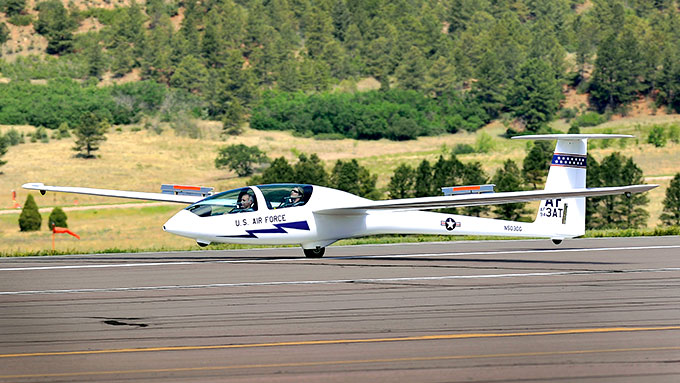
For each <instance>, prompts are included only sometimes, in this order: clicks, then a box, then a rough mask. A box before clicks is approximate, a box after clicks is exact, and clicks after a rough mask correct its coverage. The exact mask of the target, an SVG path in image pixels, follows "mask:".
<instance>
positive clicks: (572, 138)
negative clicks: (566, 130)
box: [513, 134, 632, 240]
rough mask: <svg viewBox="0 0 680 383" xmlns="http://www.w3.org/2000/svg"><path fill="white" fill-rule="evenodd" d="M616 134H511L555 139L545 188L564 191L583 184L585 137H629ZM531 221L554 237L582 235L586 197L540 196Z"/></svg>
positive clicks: (583, 185) (586, 139)
mask: <svg viewBox="0 0 680 383" xmlns="http://www.w3.org/2000/svg"><path fill="white" fill-rule="evenodd" d="M628 137H632V136H628V135H615V134H546V135H534V136H520V137H513V138H521V139H534V140H557V145H556V146H555V152H554V153H553V156H552V160H551V161H550V170H549V171H548V178H547V180H546V182H545V190H546V191H567V190H573V189H584V188H585V187H586V168H587V153H588V151H587V149H588V139H589V138H591V139H593V138H603V139H609V138H628ZM534 224H535V225H536V226H537V228H540V230H541V231H544V232H549V233H554V238H553V239H557V240H560V239H563V238H573V237H578V236H581V235H583V234H584V233H585V229H586V199H585V197H576V198H555V199H547V200H542V201H541V204H540V206H539V208H538V214H537V216H536V220H535V221H534Z"/></svg>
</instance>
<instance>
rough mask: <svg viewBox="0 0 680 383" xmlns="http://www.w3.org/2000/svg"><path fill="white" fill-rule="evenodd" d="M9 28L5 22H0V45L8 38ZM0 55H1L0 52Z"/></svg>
mask: <svg viewBox="0 0 680 383" xmlns="http://www.w3.org/2000/svg"><path fill="white" fill-rule="evenodd" d="M9 36H10V34H9V28H7V24H5V23H0V47H1V46H3V45H4V44H5V43H6V42H7V40H9ZM0 55H2V54H1V53H0Z"/></svg>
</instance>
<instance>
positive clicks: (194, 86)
mask: <svg viewBox="0 0 680 383" xmlns="http://www.w3.org/2000/svg"><path fill="white" fill-rule="evenodd" d="M208 78H209V74H208V70H207V69H206V68H205V66H204V65H203V63H201V61H200V60H198V59H197V58H196V57H194V56H192V55H187V56H184V58H182V61H181V62H180V63H179V65H178V66H177V69H176V70H175V73H174V74H173V75H172V77H171V78H170V84H171V85H172V86H174V87H177V88H182V89H186V90H187V91H189V92H192V93H200V92H201V91H203V88H204V87H205V83H206V82H207V81H208Z"/></svg>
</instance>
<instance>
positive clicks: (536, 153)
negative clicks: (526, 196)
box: [522, 141, 552, 189]
mask: <svg viewBox="0 0 680 383" xmlns="http://www.w3.org/2000/svg"><path fill="white" fill-rule="evenodd" d="M550 149H551V145H550V143H549V142H548V141H536V142H535V143H534V145H533V147H532V148H531V150H530V151H529V154H527V156H526V157H524V162H523V163H522V176H523V177H524V183H526V184H532V185H533V187H534V189H536V188H537V187H538V184H540V183H542V182H543V179H544V178H545V176H546V175H547V174H548V170H549V169H550V158H551V156H550V155H551V154H552V150H550Z"/></svg>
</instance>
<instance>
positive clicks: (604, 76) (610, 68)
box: [589, 31, 641, 110]
mask: <svg viewBox="0 0 680 383" xmlns="http://www.w3.org/2000/svg"><path fill="white" fill-rule="evenodd" d="M640 63H641V54H640V50H639V44H638V42H637V40H636V38H635V35H634V34H633V32H631V31H624V32H622V33H620V34H619V33H614V34H612V35H610V36H609V37H608V38H607V39H605V40H604V41H603V42H602V43H601V44H600V47H599V49H598V51H597V59H596V60H595V69H594V70H593V75H592V77H591V80H590V85H589V86H590V97H591V99H592V100H593V102H594V103H595V104H596V105H597V106H598V108H599V109H600V110H604V109H605V108H607V107H611V108H616V107H618V106H620V105H622V104H627V103H629V102H631V101H633V100H634V99H635V97H637V93H638V91H639V90H640V89H641V84H640V77H641V76H640V73H641V64H640Z"/></svg>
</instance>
